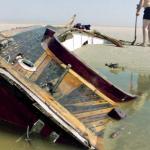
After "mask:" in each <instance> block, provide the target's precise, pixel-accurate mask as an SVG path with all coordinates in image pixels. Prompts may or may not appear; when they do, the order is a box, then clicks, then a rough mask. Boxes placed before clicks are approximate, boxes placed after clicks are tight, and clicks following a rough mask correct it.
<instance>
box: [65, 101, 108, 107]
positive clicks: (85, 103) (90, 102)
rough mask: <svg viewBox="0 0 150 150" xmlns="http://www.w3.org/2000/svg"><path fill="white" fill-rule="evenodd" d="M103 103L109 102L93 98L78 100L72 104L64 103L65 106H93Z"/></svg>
mask: <svg viewBox="0 0 150 150" xmlns="http://www.w3.org/2000/svg"><path fill="white" fill-rule="evenodd" d="M103 104H109V103H108V102H107V101H103V100H102V101H101V100H94V101H88V102H86V101H85V102H79V103H74V104H66V105H65V106H95V105H103Z"/></svg>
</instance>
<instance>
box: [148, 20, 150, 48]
mask: <svg viewBox="0 0 150 150" xmlns="http://www.w3.org/2000/svg"><path fill="white" fill-rule="evenodd" d="M148 38H149V45H150V20H149V25H148Z"/></svg>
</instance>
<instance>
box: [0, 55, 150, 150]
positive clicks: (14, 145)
mask: <svg viewBox="0 0 150 150" xmlns="http://www.w3.org/2000/svg"><path fill="white" fill-rule="evenodd" d="M86 55H87V56H88V53H87V54H86ZM96 70H97V71H98V72H100V73H101V74H103V75H105V76H106V77H107V79H108V80H110V81H111V82H112V83H114V84H115V85H117V86H119V87H120V88H121V89H123V90H125V91H127V92H130V93H133V94H137V95H139V96H138V98H137V99H136V100H134V101H132V102H128V103H124V104H122V105H121V107H122V109H123V110H124V111H125V112H126V114H127V117H126V118H125V119H124V120H122V121H113V122H112V123H110V124H108V126H107V128H106V130H105V134H104V142H105V147H106V150H149V149H150V144H149V137H150V125H149V124H150V117H149V116H150V74H147V75H144V74H138V73H134V72H130V71H128V70H124V71H122V70H117V71H114V70H111V69H109V68H107V67H105V68H96ZM118 130H120V133H119V135H118V136H117V137H116V138H114V139H113V138H111V134H112V133H114V132H116V131H118ZM23 134H24V133H23V132H16V131H13V130H12V129H10V128H9V127H8V126H6V125H0V150H3V149H5V150H26V149H28V150H77V148H74V147H68V146H66V145H58V144H51V143H50V142H49V141H48V140H45V139H42V138H41V137H39V136H33V137H32V139H31V141H30V143H28V142H27V141H25V140H24V138H20V137H22V135H23Z"/></svg>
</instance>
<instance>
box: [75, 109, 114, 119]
mask: <svg viewBox="0 0 150 150" xmlns="http://www.w3.org/2000/svg"><path fill="white" fill-rule="evenodd" d="M111 110H112V108H106V109H101V110H94V111H89V112H84V113H79V114H75V116H76V117H77V118H78V119H83V118H87V117H90V116H95V115H100V114H104V113H108V112H110V111H111Z"/></svg>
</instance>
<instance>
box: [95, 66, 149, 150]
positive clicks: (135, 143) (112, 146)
mask: <svg viewBox="0 0 150 150" xmlns="http://www.w3.org/2000/svg"><path fill="white" fill-rule="evenodd" d="M97 70H98V69H97ZM99 72H100V73H102V74H104V75H105V76H106V77H107V79H108V80H110V81H111V82H112V83H113V84H115V85H117V86H118V87H120V88H121V89H124V90H125V91H127V92H130V93H132V94H137V95H138V98H137V99H136V100H134V101H131V102H128V103H124V104H122V105H121V107H122V109H123V110H124V111H125V112H126V113H127V115H128V116H127V118H126V119H124V120H122V121H119V122H115V121H114V122H112V123H111V124H109V125H108V127H107V129H106V131H105V138H104V139H105V147H106V150H120V149H121V150H133V149H136V150H148V149H150V145H149V136H150V132H149V131H150V126H149V124H150V117H149V114H150V110H149V108H150V74H148V73H147V74H146V75H145V74H138V73H133V72H130V71H123V72H115V73H114V71H113V72H112V70H109V69H108V68H103V69H99ZM120 128H124V130H121V132H120V135H119V136H118V137H117V138H115V139H112V138H111V137H110V136H111V134H112V133H113V132H116V131H117V130H120Z"/></svg>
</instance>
